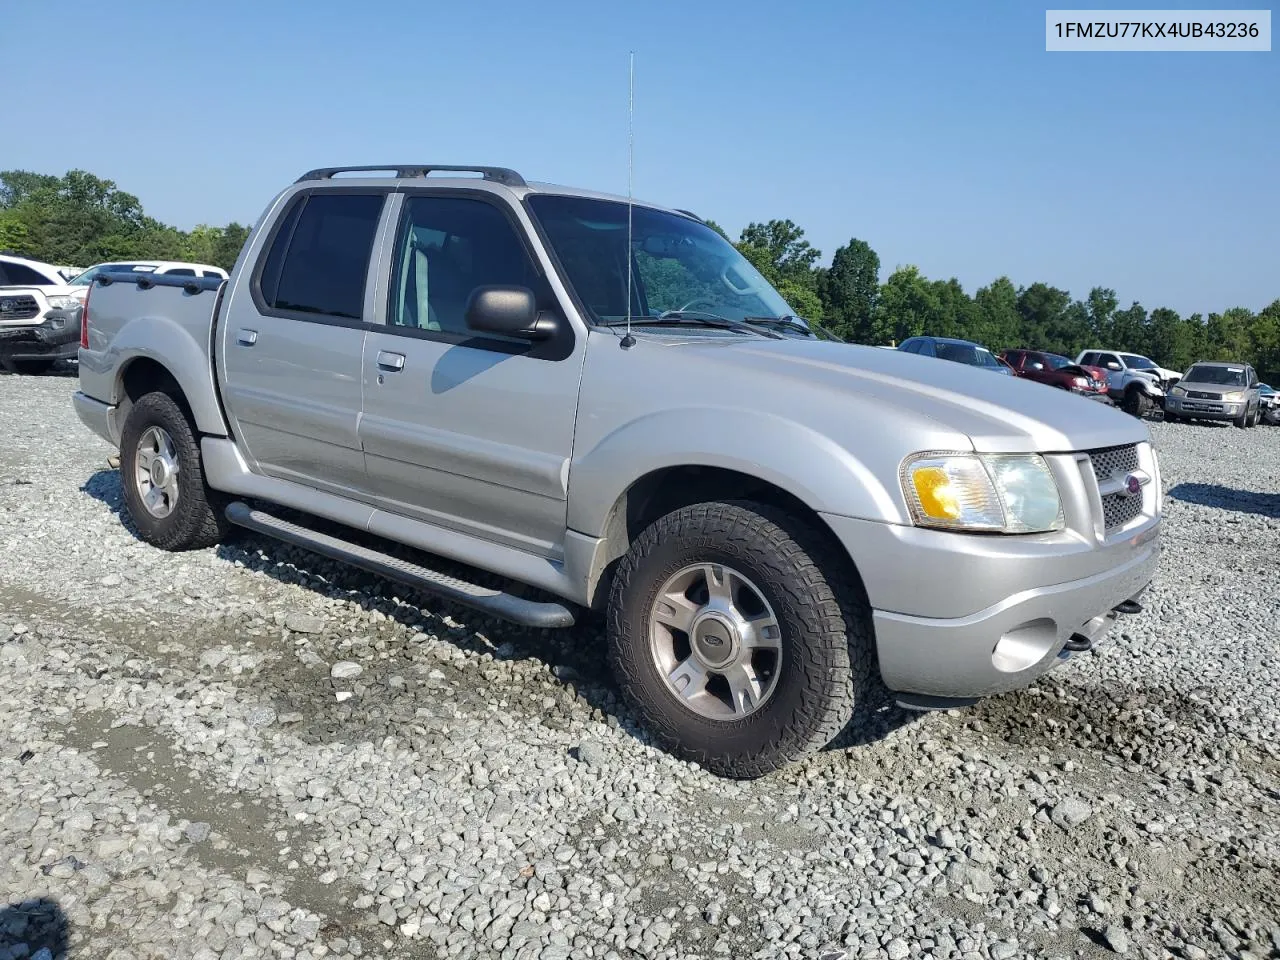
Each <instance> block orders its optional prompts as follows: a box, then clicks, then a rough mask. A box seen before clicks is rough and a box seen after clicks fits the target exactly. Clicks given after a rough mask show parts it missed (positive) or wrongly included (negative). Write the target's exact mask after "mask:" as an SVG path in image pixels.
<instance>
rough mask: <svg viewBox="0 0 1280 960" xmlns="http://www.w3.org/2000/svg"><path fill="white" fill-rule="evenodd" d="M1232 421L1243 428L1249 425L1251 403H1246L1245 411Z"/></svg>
mask: <svg viewBox="0 0 1280 960" xmlns="http://www.w3.org/2000/svg"><path fill="white" fill-rule="evenodd" d="M1231 422H1232V423H1234V424H1235V425H1236V426H1237V427H1239V428H1240V429H1241V430H1243V429H1244V428H1245V427H1247V426H1249V405H1248V404H1245V407H1244V412H1243V413H1241V414H1240V416H1238V417H1236V418H1235V419H1234V420H1232V421H1231Z"/></svg>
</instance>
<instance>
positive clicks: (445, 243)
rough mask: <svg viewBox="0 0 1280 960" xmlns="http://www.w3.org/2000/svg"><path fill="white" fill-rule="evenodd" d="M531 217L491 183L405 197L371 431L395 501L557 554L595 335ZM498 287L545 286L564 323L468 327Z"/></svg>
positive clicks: (373, 375)
mask: <svg viewBox="0 0 1280 960" xmlns="http://www.w3.org/2000/svg"><path fill="white" fill-rule="evenodd" d="M520 216H521V214H520V212H519V211H518V210H517V209H515V208H513V207H511V206H508V205H507V204H506V202H505V201H504V200H503V199H502V198H500V197H498V196H496V195H494V194H492V193H489V192H487V191H484V190H481V189H477V190H476V191H474V192H467V193H465V194H460V193H459V192H458V191H457V190H454V191H451V192H449V193H448V194H447V195H444V194H440V193H434V194H433V193H432V192H430V191H429V190H420V191H413V190H410V191H409V192H408V193H407V194H406V195H405V196H404V198H403V203H402V209H401V213H400V219H399V224H398V228H397V231H396V239H395V244H394V247H393V253H392V255H391V257H390V271H389V273H390V277H389V283H388V286H387V290H388V296H387V310H386V316H385V317H384V318H383V320H384V323H385V325H384V326H383V327H382V328H381V329H380V330H377V331H373V330H371V331H370V333H369V335H368V340H367V342H366V344H365V351H364V358H365V359H364V416H363V418H362V419H361V423H360V438H361V440H362V442H363V444H364V451H365V462H366V466H367V469H368V471H369V482H370V485H371V488H372V489H373V490H374V492H375V493H376V494H377V496H378V497H379V500H380V501H381V502H382V505H383V506H384V507H385V509H388V510H390V511H392V512H398V513H403V514H404V515H406V516H410V517H414V518H417V519H421V520H426V521H429V522H431V523H436V524H440V525H443V526H447V527H451V528H453V529H456V530H460V531H462V532H465V533H469V534H473V535H475V536H479V537H483V538H485V539H489V540H492V541H494V542H498V543H502V544H505V545H507V546H514V547H518V548H520V549H523V550H526V551H528V552H531V553H535V554H538V555H541V556H548V557H556V556H558V555H559V554H560V553H561V550H562V546H563V537H564V526H565V513H566V500H567V496H568V480H569V459H570V455H571V453H572V450H573V430H574V422H575V417H576V412H577V405H578V387H579V383H580V380H581V371H582V359H583V353H584V349H585V345H586V344H585V337H583V336H580V335H575V332H574V330H573V328H572V327H571V326H570V324H569V322H568V319H567V318H566V316H565V315H564V313H563V311H562V309H561V307H560V305H559V303H558V302H557V300H556V297H555V294H554V293H553V291H552V289H551V286H550V284H549V283H548V281H547V277H546V273H545V270H546V267H545V265H544V264H543V263H542V262H541V261H540V260H539V258H538V257H537V255H536V254H535V252H534V251H533V250H532V249H531V247H530V245H529V244H528V243H527V242H526V239H525V237H526V236H527V234H526V233H525V232H524V230H523V229H522V228H521V227H520V226H519V223H520ZM489 284H500V285H519V286H523V287H528V288H529V289H531V290H533V292H534V294H535V296H536V297H537V300H538V305H539V308H540V309H542V310H544V311H546V312H548V313H552V314H554V315H555V316H556V318H557V320H558V321H559V332H558V333H557V334H556V335H554V336H553V337H552V338H550V339H548V340H544V341H538V342H534V343H530V342H529V341H526V340H518V339H514V338H505V337H500V336H497V335H493V334H487V333H486V334H477V333H474V332H472V331H470V330H469V329H468V328H467V325H466V321H465V319H464V313H465V308H466V303H467V300H468V298H469V297H470V295H471V293H472V291H473V290H475V288H476V287H479V286H484V285H489Z"/></svg>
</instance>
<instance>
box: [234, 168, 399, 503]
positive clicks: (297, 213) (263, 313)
mask: <svg viewBox="0 0 1280 960" xmlns="http://www.w3.org/2000/svg"><path fill="white" fill-rule="evenodd" d="M385 203H386V195H385V193H382V192H379V191H370V190H363V191H357V190H353V191H351V192H346V191H335V190H317V191H314V192H311V193H302V194H300V195H299V196H297V197H296V198H295V199H294V200H293V201H292V206H291V207H290V208H289V210H288V211H287V212H286V213H285V215H284V216H283V217H281V219H280V221H279V222H278V224H277V226H276V228H275V230H274V233H273V236H272V238H271V239H270V240H269V241H268V244H267V246H266V247H264V251H265V254H264V255H263V256H261V257H259V260H258V266H257V267H256V269H255V270H254V272H253V273H252V274H251V275H250V276H249V277H247V278H245V279H242V280H241V281H240V283H241V284H245V283H247V284H249V285H250V290H247V291H246V290H244V289H237V291H236V293H235V295H234V296H231V297H230V298H229V299H228V301H227V302H228V304H229V305H230V308H229V310H228V311H227V313H226V315H225V317H224V318H223V319H222V320H221V321H220V322H221V325H222V334H221V335H222V337H223V351H222V356H223V358H224V363H225V366H226V370H225V377H224V378H223V384H222V388H223V397H224V399H225V402H226V407H227V412H228V414H229V415H230V418H231V421H232V427H233V429H234V430H235V432H236V436H237V438H238V439H239V441H240V442H241V444H242V445H243V448H244V449H245V450H246V451H247V453H248V454H249V457H250V458H251V459H252V461H254V464H253V466H254V469H256V470H257V471H259V472H261V473H264V474H266V475H268V476H274V477H279V478H281V479H286V480H295V481H298V482H301V483H305V484H307V485H309V486H314V487H318V488H321V489H326V490H329V491H331V492H337V493H343V494H353V493H355V494H360V493H362V492H364V491H365V490H366V481H367V474H366V472H365V466H364V455H363V453H362V452H361V450H360V437H359V432H358V424H359V420H360V405H361V401H362V395H361V394H362V386H361V357H362V354H363V348H364V339H365V328H364V323H365V320H366V318H367V317H369V316H371V315H372V312H373V306H372V304H373V292H372V291H373V287H374V284H373V277H374V271H372V270H371V269H370V267H369V263H370V258H371V256H372V253H373V247H374V237H375V235H376V233H377V229H378V223H379V219H380V217H381V215H382V209H383V206H384V204H385ZM250 293H251V294H252V295H249V294H250Z"/></svg>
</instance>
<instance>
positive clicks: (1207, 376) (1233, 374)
mask: <svg viewBox="0 0 1280 960" xmlns="http://www.w3.org/2000/svg"><path fill="white" fill-rule="evenodd" d="M1182 379H1183V380H1184V381H1186V382H1187V383H1214V384H1218V385H1219V386H1223V387H1243V386H1244V367H1202V366H1200V365H1199V364H1197V365H1196V366H1194V367H1192V368H1191V369H1190V370H1188V371H1187V375H1186V376H1185V377H1183V378H1182Z"/></svg>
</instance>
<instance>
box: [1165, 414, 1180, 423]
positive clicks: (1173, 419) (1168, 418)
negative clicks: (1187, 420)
mask: <svg viewBox="0 0 1280 960" xmlns="http://www.w3.org/2000/svg"><path fill="white" fill-rule="evenodd" d="M1164 422H1165V423H1182V417H1180V416H1178V414H1176V413H1166V414H1165V415H1164Z"/></svg>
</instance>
